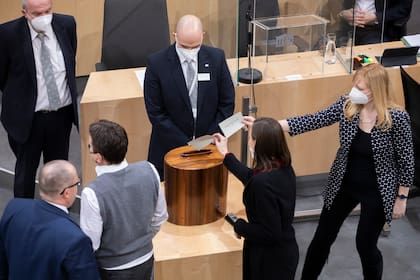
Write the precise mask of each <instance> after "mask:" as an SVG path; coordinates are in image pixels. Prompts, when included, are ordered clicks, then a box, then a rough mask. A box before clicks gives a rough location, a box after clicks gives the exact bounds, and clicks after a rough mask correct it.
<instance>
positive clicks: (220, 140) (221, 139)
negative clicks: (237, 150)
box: [213, 133, 228, 156]
mask: <svg viewBox="0 0 420 280" xmlns="http://www.w3.org/2000/svg"><path fill="white" fill-rule="evenodd" d="M213 138H214V140H213V141H214V144H215V145H216V148H217V150H218V151H219V153H221V154H222V155H223V156H225V155H226V154H227V153H228V147H227V144H228V141H227V138H226V137H225V136H223V135H222V134H220V133H215V134H213Z"/></svg>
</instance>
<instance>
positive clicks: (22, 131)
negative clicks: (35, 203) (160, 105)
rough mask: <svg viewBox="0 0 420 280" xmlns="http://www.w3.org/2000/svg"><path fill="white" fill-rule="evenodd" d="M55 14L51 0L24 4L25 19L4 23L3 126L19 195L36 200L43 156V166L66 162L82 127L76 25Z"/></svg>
mask: <svg viewBox="0 0 420 280" xmlns="http://www.w3.org/2000/svg"><path fill="white" fill-rule="evenodd" d="M52 11H53V5H52V0H22V17H20V18H18V19H15V20H12V21H9V22H6V23H3V24H0V38H1V39H0V91H2V92H3V95H2V108H1V122H2V124H3V126H4V128H5V129H6V131H7V136H8V140H9V145H10V148H11V149H12V151H13V153H14V154H15V156H16V165H15V177H14V196H15V197H23V198H33V197H34V191H35V175H36V171H37V169H38V165H39V161H40V158H41V154H42V156H43V159H44V163H45V162H48V161H51V160H54V159H68V153H69V141H70V140H69V139H70V132H71V129H72V123H74V124H75V125H77V124H78V115H77V89H76V78H75V64H76V62H75V56H76V45H77V42H76V22H75V20H74V18H73V17H72V16H67V15H60V14H53V12H52ZM2 141H4V140H3V139H2Z"/></svg>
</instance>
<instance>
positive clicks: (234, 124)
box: [219, 112, 244, 138]
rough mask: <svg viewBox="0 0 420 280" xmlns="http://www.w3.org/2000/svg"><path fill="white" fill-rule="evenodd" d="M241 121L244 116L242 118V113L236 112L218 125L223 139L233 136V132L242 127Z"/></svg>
mask: <svg viewBox="0 0 420 280" xmlns="http://www.w3.org/2000/svg"><path fill="white" fill-rule="evenodd" d="M243 119H244V116H242V113H241V112H238V113H236V114H234V115H232V116H231V117H229V118H227V119H225V120H224V121H222V122H221V123H219V127H220V129H221V130H222V132H223V134H224V135H225V137H228V138H229V137H230V136H232V135H233V134H235V132H237V131H238V130H240V129H241V128H242V127H244V124H243V123H242V120H243Z"/></svg>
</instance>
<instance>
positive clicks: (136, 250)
mask: <svg viewBox="0 0 420 280" xmlns="http://www.w3.org/2000/svg"><path fill="white" fill-rule="evenodd" d="M127 146H128V138H127V133H126V131H125V130H124V128H123V127H121V126H120V125H119V124H117V123H114V122H111V121H107V120H100V121H98V122H95V123H92V124H91V125H90V126H89V144H88V149H89V153H90V154H91V157H92V159H93V160H94V161H95V163H96V164H97V167H96V173H97V176H98V177H97V178H96V179H95V180H94V181H93V182H91V183H90V184H89V185H87V186H86V187H85V188H84V189H83V191H82V199H81V211H80V226H81V228H82V230H83V231H84V232H85V233H86V234H87V235H88V236H89V237H90V238H91V240H92V246H93V249H94V250H95V251H96V252H95V253H96V258H97V261H98V265H99V267H100V272H101V277H102V279H147V280H149V279H151V278H152V277H153V276H152V274H153V261H154V258H153V244H152V238H153V237H154V236H155V234H156V233H157V232H158V231H159V229H160V226H161V224H162V223H164V222H165V221H166V220H167V218H168V213H167V210H166V201H165V197H164V195H163V192H162V188H161V187H160V178H159V175H158V173H157V171H156V169H155V167H154V166H153V165H152V164H151V163H149V162H147V161H141V162H136V163H132V164H128V163H127V161H126V159H125V155H126V153H127Z"/></svg>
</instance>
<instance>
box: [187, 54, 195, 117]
mask: <svg viewBox="0 0 420 280" xmlns="http://www.w3.org/2000/svg"><path fill="white" fill-rule="evenodd" d="M193 63H194V61H193V60H188V61H187V64H188V67H187V78H186V81H187V88H188V92H189V94H190V102H191V108H192V109H197V86H194V87H193V89H192V90H191V87H192V86H193V84H194V79H195V70H194V67H193ZM194 117H195V116H194Z"/></svg>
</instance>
